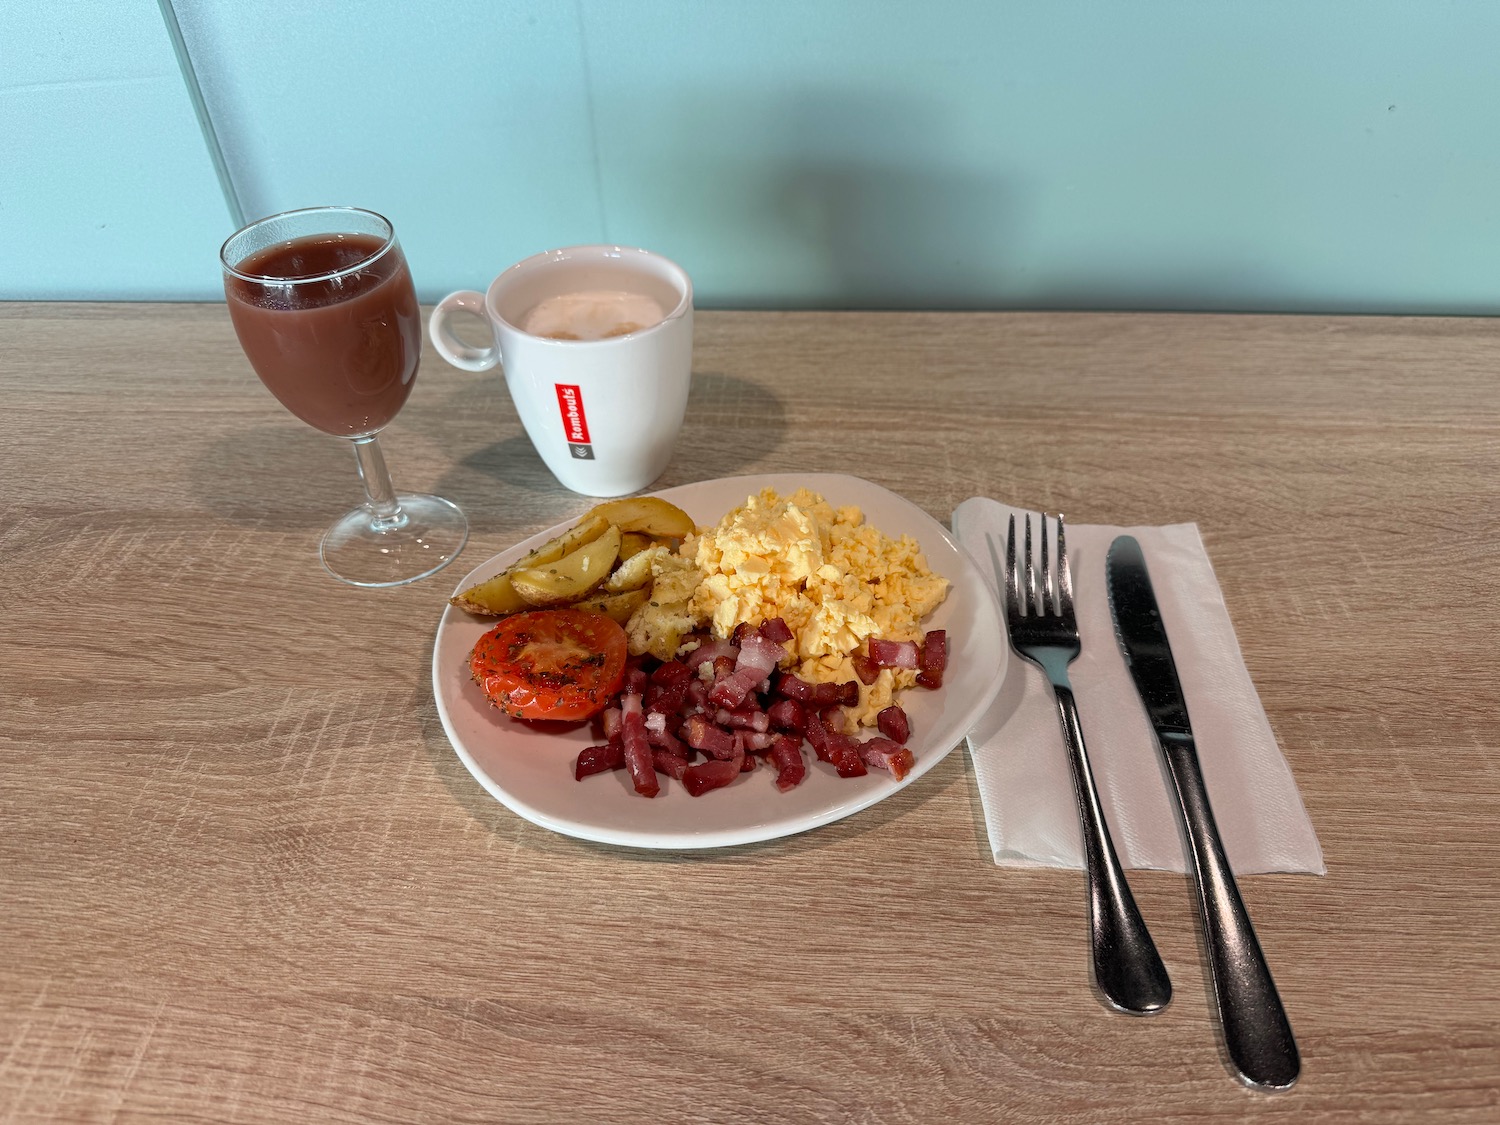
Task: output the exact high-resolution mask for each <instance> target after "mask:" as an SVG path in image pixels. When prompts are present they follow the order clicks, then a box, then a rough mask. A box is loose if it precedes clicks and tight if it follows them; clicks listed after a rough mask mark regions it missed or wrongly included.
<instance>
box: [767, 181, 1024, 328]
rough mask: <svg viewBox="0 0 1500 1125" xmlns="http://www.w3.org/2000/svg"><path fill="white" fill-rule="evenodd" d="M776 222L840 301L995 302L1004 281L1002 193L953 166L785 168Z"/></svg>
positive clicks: (886, 304) (901, 304) (856, 304)
mask: <svg viewBox="0 0 1500 1125" xmlns="http://www.w3.org/2000/svg"><path fill="white" fill-rule="evenodd" d="M776 209H777V211H778V212H779V214H780V217H781V220H782V223H783V224H784V227H783V229H784V230H785V231H787V232H789V233H791V234H792V235H793V236H794V237H798V238H799V239H801V240H804V241H805V243H806V244H807V245H808V247H809V248H810V249H812V250H813V251H814V252H815V253H817V254H818V255H820V256H821V258H822V262H821V266H822V268H821V271H820V272H821V273H822V275H823V276H824V277H825V278H826V284H827V293H828V296H829V297H830V298H831V299H832V300H833V301H835V302H836V303H837V304H838V305H839V306H842V307H847V308H862V309H871V308H906V309H921V308H948V309H951V308H962V307H980V306H985V305H992V304H994V303H995V302H997V301H999V300H1000V299H1001V295H1002V293H1003V292H1004V290H1005V288H1006V287H1005V284H1004V276H1005V269H1004V237H1003V226H1004V223H1003V219H1002V214H1003V210H1004V193H1003V192H1002V190H1001V189H1000V188H999V187H998V185H995V184H992V183H989V182H986V181H985V180H984V179H982V178H978V177H974V176H968V175H965V174H963V173H961V172H958V171H956V170H953V169H948V170H944V169H942V168H937V167H930V166H929V167H921V168H915V167H911V166H909V165H904V164H896V163H885V164H882V163H878V162H875V161H870V162H863V163H862V162H854V161H850V162H846V163H841V164H823V165H818V164H812V165H810V166H804V167H801V168H796V169H793V170H790V171H789V172H788V174H787V178H786V181H785V183H784V184H783V185H782V187H781V188H780V190H779V191H778V193H777V196H776Z"/></svg>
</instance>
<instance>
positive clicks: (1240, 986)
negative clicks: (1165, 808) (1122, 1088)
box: [1158, 734, 1302, 1090]
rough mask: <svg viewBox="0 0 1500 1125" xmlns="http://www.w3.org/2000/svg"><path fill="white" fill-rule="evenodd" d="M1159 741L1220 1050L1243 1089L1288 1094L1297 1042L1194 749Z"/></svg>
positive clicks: (1297, 1061)
mask: <svg viewBox="0 0 1500 1125" xmlns="http://www.w3.org/2000/svg"><path fill="white" fill-rule="evenodd" d="M1158 741H1159V742H1160V744H1161V749H1162V754H1163V756H1164V757H1165V759H1166V762H1167V771H1168V772H1169V773H1170V774H1171V775H1172V785H1173V787H1174V788H1175V789H1176V790H1177V801H1178V804H1179V805H1180V806H1181V808H1182V818H1183V823H1184V824H1185V825H1186V826H1187V836H1188V843H1189V846H1190V847H1191V849H1192V856H1193V879H1194V882H1195V883H1196V884H1197V888H1198V905H1199V907H1200V908H1201V910H1202V914H1203V933H1204V938H1205V941H1206V942H1207V945H1208V959H1209V966H1210V968H1211V970H1212V973H1213V986H1214V996H1215V997H1216V998H1217V1000H1218V1005H1219V1021H1220V1024H1221V1025H1222V1026H1223V1028H1224V1044H1225V1046H1226V1047H1227V1048H1228V1050H1229V1057H1230V1060H1231V1061H1232V1062H1233V1064H1234V1067H1235V1069H1236V1070H1237V1071H1238V1072H1239V1075H1240V1077H1241V1078H1242V1079H1243V1080H1244V1081H1245V1082H1247V1083H1249V1084H1250V1085H1252V1086H1261V1087H1266V1088H1269V1089H1278V1090H1280V1089H1286V1088H1287V1087H1288V1086H1290V1085H1292V1083H1294V1082H1296V1081H1297V1075H1298V1074H1299V1072H1300V1071H1301V1068H1302V1062H1301V1058H1300V1057H1299V1055H1298V1053H1297V1041H1296V1040H1295V1039H1294V1038H1292V1027H1291V1024H1289V1023H1288V1022H1287V1018H1286V1010H1285V1009H1284V1008H1283V1007H1282V1005H1281V997H1280V995H1279V994H1278V993H1277V991H1276V983H1275V981H1273V980H1272V979H1271V970H1270V968H1269V967H1268V966H1267V965H1266V958H1265V955H1264V954H1262V953H1261V950H1260V942H1259V941H1258V940H1256V937H1255V929H1254V927H1252V926H1251V925H1250V915H1249V914H1247V913H1246V911H1245V903H1244V901H1243V900H1242V899H1241V898H1240V892H1239V888H1238V887H1237V886H1236V885H1235V882H1234V874H1233V873H1232V872H1231V871H1230V869H1229V861H1228V859H1227V858H1225V855H1224V848H1223V845H1222V844H1221V843H1220V842H1219V830H1218V827H1217V825H1215V823H1214V814H1213V809H1212V808H1211V807H1210V805H1209V803H1208V791H1207V790H1206V789H1205V788H1204V786H1203V771H1202V770H1201V769H1200V768H1199V766H1198V751H1197V748H1196V747H1195V746H1194V744H1193V739H1192V736H1191V735H1187V734H1180V735H1175V736H1173V735H1166V734H1163V735H1159V736H1158Z"/></svg>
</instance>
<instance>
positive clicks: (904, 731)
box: [875, 703, 911, 742]
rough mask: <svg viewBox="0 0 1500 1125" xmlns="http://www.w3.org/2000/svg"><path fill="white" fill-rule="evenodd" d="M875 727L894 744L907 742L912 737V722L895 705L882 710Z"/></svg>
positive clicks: (877, 716)
mask: <svg viewBox="0 0 1500 1125" xmlns="http://www.w3.org/2000/svg"><path fill="white" fill-rule="evenodd" d="M875 727H876V729H877V730H879V731H880V733H881V734H883V735H885V737H886V738H889V739H890V740H891V741H892V742H905V741H906V740H907V739H908V738H910V737H911V720H910V719H908V718H907V717H906V712H905V711H903V710H902V709H901V708H900V707H899V706H897V705H896V704H894V703H892V704H891V705H890V706H889V707H882V708H881V710H880V714H878V715H876V716H875Z"/></svg>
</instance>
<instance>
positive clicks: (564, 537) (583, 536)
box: [449, 512, 610, 617]
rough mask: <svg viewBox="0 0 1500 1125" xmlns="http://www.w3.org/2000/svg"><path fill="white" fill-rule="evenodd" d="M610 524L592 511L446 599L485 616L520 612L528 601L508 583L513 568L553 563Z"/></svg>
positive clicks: (522, 568) (513, 570) (594, 536)
mask: <svg viewBox="0 0 1500 1125" xmlns="http://www.w3.org/2000/svg"><path fill="white" fill-rule="evenodd" d="M609 526H610V525H609V521H608V520H605V519H602V518H600V517H598V516H595V515H594V514H593V513H592V512H591V513H589V514H588V515H586V516H584V517H583V519H581V520H579V521H578V522H577V523H576V524H574V525H573V526H572V527H571V528H569V529H568V530H567V531H565V532H563V533H562V534H561V535H558V536H554V537H553V538H551V539H549V540H547V542H545V543H543V544H542V545H541V546H540V547H538V548H536V550H534V551H531V552H529V553H528V554H526V555H525V556H523V557H522V558H520V559H517V560H516V562H515V563H514V564H512V565H511V566H510V567H509V568H508V569H506V570H503V571H501V572H500V573H499V574H497V575H495V576H494V577H493V578H488V579H486V580H485V581H483V582H480V583H478V584H476V585H474V586H470V587H469V588H468V589H467V590H465V591H463V592H462V593H460V594H456V595H454V596H453V597H452V598H450V599H449V601H450V602H451V603H452V604H453V605H456V606H457V607H458V608H459V609H464V610H468V611H469V612H470V613H477V614H479V615H481V616H485V617H500V616H502V615H504V614H507V613H519V612H520V611H521V610H523V609H526V608H527V607H528V605H529V604H530V603H529V602H527V601H526V599H525V598H523V597H521V595H520V594H518V593H517V592H516V590H515V587H514V586H513V585H512V583H511V576H512V575H513V574H515V572H516V571H518V570H527V569H529V568H531V567H537V566H543V565H545V564H547V563H552V562H556V561H557V560H558V559H560V558H562V557H563V556H564V555H568V554H571V553H572V552H574V551H576V550H577V549H578V548H579V547H581V546H583V544H585V543H587V542H589V541H590V540H591V539H597V538H598V537H599V536H601V535H603V534H604V532H605V531H606V530H607V529H608V528H609Z"/></svg>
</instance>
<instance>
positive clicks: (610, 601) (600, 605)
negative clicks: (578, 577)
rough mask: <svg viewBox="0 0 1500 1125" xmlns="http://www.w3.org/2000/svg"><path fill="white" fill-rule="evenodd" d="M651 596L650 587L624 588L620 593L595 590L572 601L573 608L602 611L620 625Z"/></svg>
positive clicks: (595, 611)
mask: <svg viewBox="0 0 1500 1125" xmlns="http://www.w3.org/2000/svg"><path fill="white" fill-rule="evenodd" d="M650 596H651V590H650V588H649V587H648V588H643V589H639V590H626V591H625V592H624V593H622V594H601V593H599V592H597V591H595V592H594V593H592V594H590V595H588V596H587V597H585V598H584V599H583V600H582V601H580V602H574V603H573V606H574V608H575V609H587V610H592V611H593V612H594V613H602V614H604V616H606V617H611V618H613V619H614V620H616V621H618V622H619V623H620V624H621V625H623V624H625V623H626V622H627V621H629V620H630V617H631V615H632V614H633V613H635V611H636V610H638V609H640V608H641V606H643V605H645V604H646V599H647V598H649V597H650Z"/></svg>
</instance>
